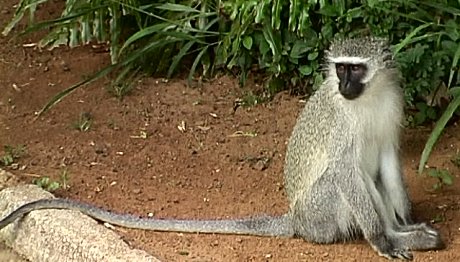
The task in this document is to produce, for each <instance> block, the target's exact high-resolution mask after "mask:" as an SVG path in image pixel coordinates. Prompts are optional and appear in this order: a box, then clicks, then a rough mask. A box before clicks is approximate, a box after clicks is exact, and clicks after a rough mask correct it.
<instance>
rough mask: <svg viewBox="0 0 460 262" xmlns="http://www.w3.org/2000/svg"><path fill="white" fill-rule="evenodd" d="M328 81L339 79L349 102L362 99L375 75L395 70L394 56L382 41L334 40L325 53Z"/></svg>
mask: <svg viewBox="0 0 460 262" xmlns="http://www.w3.org/2000/svg"><path fill="white" fill-rule="evenodd" d="M326 59H327V63H328V66H329V68H328V78H332V79H336V80H337V81H338V85H339V92H340V93H341V94H342V96H343V97H345V98H346V99H349V100H352V99H355V98H357V97H359V96H360V95H361V94H362V93H363V92H364V90H365V89H366V87H367V86H368V85H367V84H368V83H369V82H370V81H371V80H372V78H373V77H374V75H375V73H376V72H377V71H379V70H381V69H384V68H392V67H394V60H393V55H392V53H391V51H390V49H389V45H388V42H387V41H386V39H383V38H374V37H363V38H350V39H341V40H335V41H333V42H332V44H331V46H330V48H329V50H328V51H326Z"/></svg>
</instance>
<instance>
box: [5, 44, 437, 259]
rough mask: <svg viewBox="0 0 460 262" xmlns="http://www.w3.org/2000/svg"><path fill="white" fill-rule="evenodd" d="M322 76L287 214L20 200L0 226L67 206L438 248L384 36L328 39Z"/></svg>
mask: <svg viewBox="0 0 460 262" xmlns="http://www.w3.org/2000/svg"><path fill="white" fill-rule="evenodd" d="M326 61H327V77H326V79H325V81H324V83H323V84H322V85H321V87H320V88H319V90H318V91H317V92H315V94H314V95H313V96H312V97H311V98H310V99H309V100H308V102H307V104H306V106H305V109H304V110H303V112H302V113H301V115H300V117H299V118H298V120H297V124H296V125H295V127H294V130H293V132H292V136H291V138H290V140H289V144H288V147H287V153H286V164H285V169H284V177H285V187H286V191H287V196H288V199H289V202H290V206H289V212H288V213H287V214H284V215H281V216H261V217H254V218H245V219H230V220H169V219H166V220H163V219H155V218H138V217H135V216H131V215H127V214H114V213H112V212H108V211H104V210H102V209H99V208H96V207H93V206H91V205H87V204H83V203H79V202H75V201H73V200H65V199H59V198H58V199H43V200H38V201H35V202H31V203H29V204H25V205H23V206H21V207H19V208H18V209H16V210H15V211H14V212H12V213H11V214H10V215H8V216H7V217H6V218H4V219H3V220H1V221H0V228H3V227H5V226H6V225H8V224H9V223H11V222H12V221H14V220H15V219H17V218H19V217H21V216H23V215H24V214H26V213H28V212H30V211H33V210H37V209H50V208H54V209H74V210H79V211H81V212H82V213H84V214H87V215H89V216H91V217H93V218H95V219H97V220H101V221H104V222H108V223H111V224H114V225H118V226H123V227H129V228H137V229H147V230H157V231H179V232H202V233H227V234H246V235H259V236H286V237H293V236H297V237H301V238H303V239H305V240H307V241H310V242H315V243H334V242H342V241H346V240H350V239H354V238H357V237H361V236H362V237H364V238H365V239H366V240H367V241H368V242H369V244H370V245H371V246H372V247H373V249H375V250H376V251H377V252H378V254H379V255H381V256H384V257H387V258H401V259H412V253H411V250H431V249H439V248H442V247H443V242H442V241H441V238H440V236H439V234H438V232H437V231H436V230H435V229H433V228H431V227H429V226H428V225H426V224H423V223H421V224H415V223H414V222H413V221H412V219H411V216H410V202H409V199H408V196H407V192H406V189H405V185H404V183H403V179H402V174H401V164H400V160H399V153H398V152H399V133H400V127H401V120H402V117H403V100H402V91H401V89H400V85H399V81H398V79H399V72H398V70H397V68H396V67H395V62H394V60H393V57H392V54H391V52H390V50H389V48H388V44H387V42H386V41H385V40H384V39H379V38H373V37H365V38H356V39H345V40H336V41H334V42H333V43H332V44H331V47H330V49H329V50H328V51H327V52H326Z"/></svg>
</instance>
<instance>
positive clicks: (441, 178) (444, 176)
mask: <svg viewBox="0 0 460 262" xmlns="http://www.w3.org/2000/svg"><path fill="white" fill-rule="evenodd" d="M428 175H429V176H430V177H434V178H436V179H437V180H438V181H437V182H436V183H435V184H433V190H440V189H442V188H443V187H444V186H450V185H452V183H453V176H452V174H451V173H450V172H449V171H448V170H446V169H438V168H431V169H429V170H428Z"/></svg>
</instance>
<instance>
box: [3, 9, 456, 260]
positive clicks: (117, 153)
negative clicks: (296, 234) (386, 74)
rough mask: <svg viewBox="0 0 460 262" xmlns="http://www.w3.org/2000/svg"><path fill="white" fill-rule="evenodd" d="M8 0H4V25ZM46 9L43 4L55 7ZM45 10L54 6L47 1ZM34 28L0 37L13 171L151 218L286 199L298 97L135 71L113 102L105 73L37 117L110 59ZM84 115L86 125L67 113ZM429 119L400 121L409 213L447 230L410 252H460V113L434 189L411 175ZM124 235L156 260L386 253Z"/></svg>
mask: <svg viewBox="0 0 460 262" xmlns="http://www.w3.org/2000/svg"><path fill="white" fill-rule="evenodd" d="M14 3H15V1H12V0H5V1H3V2H2V4H0V11H1V13H0V25H4V24H5V23H6V22H7V21H9V19H10V18H11V16H12V13H13V11H14V9H13V8H12V6H13V4H14ZM51 8H52V7H51ZM47 11H49V12H50V13H53V10H52V9H50V10H47ZM36 40H37V38H36V37H30V38H28V37H26V38H21V39H18V40H11V38H1V39H0V89H1V91H0V146H6V145H10V146H17V145H24V146H25V148H26V154H25V155H23V156H22V157H20V158H19V160H18V165H13V166H10V167H9V170H10V171H12V172H14V173H15V174H16V175H17V176H18V177H19V178H20V179H21V180H23V181H27V182H32V181H33V180H34V179H36V178H37V177H42V176H49V177H50V178H51V179H52V180H54V181H58V182H60V183H61V184H62V183H63V182H64V181H63V179H62V174H63V173H64V172H65V171H67V172H68V176H67V179H66V180H65V182H66V183H67V185H68V187H63V186H62V187H61V188H60V189H59V190H57V191H56V192H55V193H56V195H57V196H60V197H66V198H73V199H77V200H80V201H85V202H89V203H92V204H94V205H97V206H100V207H104V208H106V209H109V210H114V211H117V212H123V213H124V212H127V213H132V214H136V215H139V216H147V215H154V216H156V217H161V218H183V219H200V218H237V217H243V216H250V215H255V214H262V213H265V214H282V213H284V212H286V211H287V207H288V205H287V200H286V197H285V194H284V191H283V178H282V170H283V162H284V155H285V149H286V142H287V140H288V138H289V136H290V133H291V130H292V128H293V126H294V124H295V120H296V117H297V115H298V113H299V111H300V110H301V109H302V107H303V105H304V103H302V101H301V99H300V98H299V97H295V96H290V95H289V94H287V93H280V94H278V95H277V96H276V97H275V98H274V100H273V101H270V102H267V103H263V104H259V105H256V106H252V107H237V108H236V110H235V101H236V100H237V99H239V98H242V97H243V96H244V93H245V91H246V90H251V89H256V88H257V87H256V86H255V85H254V84H250V85H249V86H248V87H246V89H241V88H240V87H239V86H238V84H237V80H236V79H233V78H229V77H225V76H222V77H218V78H216V79H213V80H210V81H209V82H205V83H203V84H202V85H201V86H200V87H196V88H190V87H188V86H187V84H186V81H184V80H182V79H173V80H170V81H164V80H162V79H153V78H145V79H142V80H141V81H139V82H138V83H136V84H135V88H134V90H133V92H132V94H130V95H128V96H126V97H125V98H124V99H123V100H122V101H120V100H118V99H116V98H115V97H114V96H112V95H111V94H110V93H109V92H108V91H107V88H106V87H107V84H108V81H109V80H108V79H103V80H101V81H97V82H96V83H93V84H91V85H89V86H87V87H85V88H81V89H79V90H77V91H76V92H75V93H73V94H72V95H70V96H69V97H67V98H65V99H64V100H62V102H60V103H59V104H58V105H57V106H56V107H54V108H53V109H52V110H51V111H49V112H48V113H46V114H45V115H43V116H41V117H40V118H38V119H36V120H35V117H36V112H37V111H38V110H40V108H41V107H42V106H43V105H44V104H45V103H46V102H47V101H48V99H50V98H51V97H52V96H53V95H55V94H56V93H57V92H59V91H61V90H63V89H64V88H66V87H68V86H70V85H71V84H74V83H76V82H77V81H80V80H81V79H83V77H85V76H88V75H90V74H91V73H93V72H95V70H98V69H101V68H102V67H103V66H105V65H108V63H109V57H108V53H106V52H100V49H94V48H92V47H91V46H86V47H81V48H75V49H68V48H60V49H55V50H52V51H47V50H38V49H36V48H33V47H25V46H23V44H26V43H34V42H36ZM82 114H85V115H88V114H89V115H90V116H91V119H92V124H91V126H90V128H89V130H88V131H86V132H82V131H79V130H77V129H76V128H75V127H74V125H75V124H76V123H77V122H78V119H79V118H80V117H81V115H82ZM431 128H432V127H431V126H429V127H425V128H418V129H405V131H404V135H403V143H402V151H403V156H404V159H403V160H404V171H405V175H406V179H407V182H408V187H409V191H410V195H411V198H412V200H413V203H414V216H415V217H416V219H417V220H421V221H436V223H435V224H434V227H436V228H438V229H439V230H440V231H441V233H442V235H443V238H444V240H445V242H446V243H447V248H446V249H445V250H442V251H438V252H416V254H415V257H416V261H460V210H459V208H460V183H459V182H458V176H459V174H460V169H459V167H458V166H456V165H454V164H453V163H452V161H451V160H452V159H454V158H455V157H458V155H459V151H460V126H459V125H458V124H457V123H453V124H452V125H451V126H450V127H449V128H447V129H446V130H445V132H444V134H443V137H442V140H441V141H440V142H439V143H438V145H437V147H436V150H435V152H434V153H433V154H432V156H431V158H430V161H429V165H430V166H433V167H438V168H443V169H448V170H449V171H450V173H451V174H452V175H453V176H454V179H455V178H457V180H454V185H453V186H450V187H444V188H442V189H441V190H438V191H432V190H430V189H431V188H432V186H433V184H434V183H436V180H434V179H432V178H429V177H427V176H426V175H424V176H419V175H417V174H416V168H417V164H418V161H419V157H420V155H421V152H422V150H423V146H424V143H425V141H426V139H427V137H428V135H429V133H430V130H431ZM115 230H116V231H118V233H119V234H121V235H122V236H123V237H124V239H125V240H126V241H127V242H128V243H130V244H131V245H132V246H134V247H137V248H141V249H144V250H146V251H148V252H149V253H151V254H153V255H155V256H157V257H158V258H160V259H163V260H165V261H368V260H382V261H385V260H384V259H382V258H378V257H377V255H376V254H375V252H374V251H373V250H372V249H371V248H370V246H369V245H368V244H366V243H365V242H364V241H355V242H352V243H340V244H334V245H316V244H311V243H307V242H305V241H303V240H301V239H288V238H264V237H250V236H234V235H213V234H179V233H164V232H146V231H142V230H130V229H125V228H116V229H115Z"/></svg>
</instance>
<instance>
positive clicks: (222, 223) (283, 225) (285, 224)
mask: <svg viewBox="0 0 460 262" xmlns="http://www.w3.org/2000/svg"><path fill="white" fill-rule="evenodd" d="M39 209H70V210H77V211H80V212H82V213H84V214H86V215H88V216H90V217H92V218H94V219H96V220H100V221H103V222H107V223H109V224H112V225H117V226H122V227H127V228H136V229H144V230H154V231H173V232H191V233H192V232H193V233H220V234H239V235H257V236H284V237H291V236H293V235H294V231H293V228H292V226H291V223H290V219H289V217H288V215H287V214H286V215H281V216H260V217H253V218H243V219H223V220H218V219H216V220H180V219H158V218H139V217H136V216H133V215H129V214H117V213H112V212H109V211H106V210H104V209H101V208H97V207H95V206H92V205H89V204H85V203H81V202H77V201H74V200H70V199H62V198H55V199H40V200H37V201H34V202H30V203H27V204H24V205H22V206H20V207H19V208H18V209H16V210H14V211H13V212H11V213H10V214H9V215H8V216H6V217H5V218H3V219H2V220H0V229H2V228H4V227H5V226H7V225H8V224H10V223H11V222H13V221H14V220H16V219H17V218H20V217H22V216H24V215H25V214H27V213H29V212H31V211H34V210H39Z"/></svg>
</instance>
